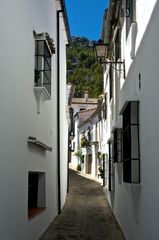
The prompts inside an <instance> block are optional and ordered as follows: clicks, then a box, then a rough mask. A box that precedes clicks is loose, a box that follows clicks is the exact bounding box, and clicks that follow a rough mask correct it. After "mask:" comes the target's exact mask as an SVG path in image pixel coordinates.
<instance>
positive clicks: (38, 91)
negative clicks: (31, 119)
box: [34, 87, 51, 113]
mask: <svg viewBox="0 0 159 240" xmlns="http://www.w3.org/2000/svg"><path fill="white" fill-rule="evenodd" d="M34 93H35V96H36V101H37V113H40V112H41V109H40V106H41V101H42V100H43V101H46V100H50V99H51V95H50V94H49V93H48V91H47V89H46V88H45V87H34Z"/></svg>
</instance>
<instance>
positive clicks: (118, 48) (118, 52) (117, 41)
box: [115, 29, 121, 62]
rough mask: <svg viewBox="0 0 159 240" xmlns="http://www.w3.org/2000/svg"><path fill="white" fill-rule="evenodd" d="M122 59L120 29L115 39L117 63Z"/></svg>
mask: <svg viewBox="0 0 159 240" xmlns="http://www.w3.org/2000/svg"><path fill="white" fill-rule="evenodd" d="M119 59H121V30H120V29H119V30H118V32H117V35H116V39H115V61H116V62H117V61H118V60H119Z"/></svg>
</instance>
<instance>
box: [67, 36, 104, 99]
mask: <svg viewBox="0 0 159 240" xmlns="http://www.w3.org/2000/svg"><path fill="white" fill-rule="evenodd" d="M67 82H70V83H73V84H74V85H76V90H75V97H83V94H84V91H86V90H87V91H88V92H89V97H98V96H99V95H100V94H101V93H102V89H103V67H102V66H101V65H99V64H98V63H97V62H96V61H95V58H94V53H93V42H92V41H89V40H88V39H87V38H85V37H82V38H80V37H72V42H71V44H70V46H68V48H67Z"/></svg>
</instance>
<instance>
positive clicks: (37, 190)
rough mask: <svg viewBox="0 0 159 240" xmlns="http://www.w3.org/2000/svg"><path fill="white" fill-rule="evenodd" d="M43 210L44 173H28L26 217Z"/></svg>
mask: <svg viewBox="0 0 159 240" xmlns="http://www.w3.org/2000/svg"><path fill="white" fill-rule="evenodd" d="M44 209H45V173H39V172H29V173H28V217H29V218H31V217H33V216H35V215H36V214H38V213H40V212H41V211H43V210H44Z"/></svg>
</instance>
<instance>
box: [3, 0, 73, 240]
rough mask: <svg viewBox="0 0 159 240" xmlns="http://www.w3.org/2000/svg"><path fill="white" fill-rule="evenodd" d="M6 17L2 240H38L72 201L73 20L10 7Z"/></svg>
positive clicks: (45, 5)
mask: <svg viewBox="0 0 159 240" xmlns="http://www.w3.org/2000/svg"><path fill="white" fill-rule="evenodd" d="M0 16H1V17H0V18H1V21H0V30H1V45H0V55H1V60H0V73H1V90H0V111H1V121H0V132H1V136H0V169H1V175H0V189H1V199H0V212H1V218H0V239H3V240H11V239H16V240H22V239H23V240H28V239H30V240H36V239H38V238H39V236H40V235H41V234H42V232H43V231H44V230H45V229H46V227H47V226H48V225H49V223H50V222H51V221H52V220H53V218H54V217H55V216H56V215H57V214H58V212H60V211H61V208H62V207H63V205H64V202H65V197H66V193H67V167H68V166H67V165H68V164H67V150H68V121H67V113H66V112H67V109H66V104H67V95H66V92H67V91H66V50H65V46H66V44H67V42H68V37H69V29H68V23H67V17H66V16H67V15H66V10H65V3H64V1H63V0H59V1H55V0H52V1H42V0H40V1H39V0H35V1H26V0H20V1H15V0H12V1H11V0H6V1H1V8H0ZM61 66H62V67H61Z"/></svg>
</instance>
